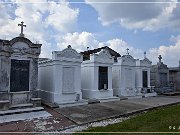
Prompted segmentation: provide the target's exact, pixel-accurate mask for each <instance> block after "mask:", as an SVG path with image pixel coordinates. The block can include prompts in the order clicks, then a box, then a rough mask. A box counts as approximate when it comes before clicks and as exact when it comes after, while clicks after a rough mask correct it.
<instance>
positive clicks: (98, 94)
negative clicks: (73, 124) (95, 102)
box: [82, 89, 114, 99]
mask: <svg viewBox="0 0 180 135" xmlns="http://www.w3.org/2000/svg"><path fill="white" fill-rule="evenodd" d="M82 97H83V98H84V99H111V98H113V97H114V96H113V90H112V89H107V90H91V89H84V90H82Z"/></svg>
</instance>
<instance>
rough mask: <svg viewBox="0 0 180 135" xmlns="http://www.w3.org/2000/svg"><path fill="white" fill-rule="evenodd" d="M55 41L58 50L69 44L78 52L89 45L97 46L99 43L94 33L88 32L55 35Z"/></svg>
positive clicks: (90, 46)
mask: <svg viewBox="0 0 180 135" xmlns="http://www.w3.org/2000/svg"><path fill="white" fill-rule="evenodd" d="M57 42H58V47H59V48H60V50H62V49H64V48H66V47H67V46H68V45H71V46H72V48H74V49H76V50H77V51H79V52H80V51H85V50H87V47H89V49H94V48H97V47H98V44H99V42H98V41H97V40H96V39H95V37H94V35H93V34H92V33H89V32H82V33H78V32H75V33H67V34H66V35H64V36H62V37H57Z"/></svg>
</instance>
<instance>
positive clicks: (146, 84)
mask: <svg viewBox="0 0 180 135" xmlns="http://www.w3.org/2000/svg"><path fill="white" fill-rule="evenodd" d="M142 80H143V81H142V82H143V87H144V88H147V87H148V72H147V71H143V72H142Z"/></svg>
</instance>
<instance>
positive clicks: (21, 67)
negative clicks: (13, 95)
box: [10, 60, 30, 92]
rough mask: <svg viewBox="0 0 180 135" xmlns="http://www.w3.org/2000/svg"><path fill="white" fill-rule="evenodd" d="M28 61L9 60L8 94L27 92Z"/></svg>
mask: <svg viewBox="0 0 180 135" xmlns="http://www.w3.org/2000/svg"><path fill="white" fill-rule="evenodd" d="M29 63H30V61H29V60H11V73H10V92H20V91H29Z"/></svg>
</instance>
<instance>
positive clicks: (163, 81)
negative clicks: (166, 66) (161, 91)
mask: <svg viewBox="0 0 180 135" xmlns="http://www.w3.org/2000/svg"><path fill="white" fill-rule="evenodd" d="M160 85H161V86H162V87H164V86H166V85H167V73H160Z"/></svg>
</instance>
